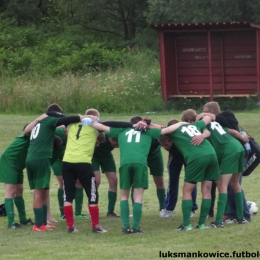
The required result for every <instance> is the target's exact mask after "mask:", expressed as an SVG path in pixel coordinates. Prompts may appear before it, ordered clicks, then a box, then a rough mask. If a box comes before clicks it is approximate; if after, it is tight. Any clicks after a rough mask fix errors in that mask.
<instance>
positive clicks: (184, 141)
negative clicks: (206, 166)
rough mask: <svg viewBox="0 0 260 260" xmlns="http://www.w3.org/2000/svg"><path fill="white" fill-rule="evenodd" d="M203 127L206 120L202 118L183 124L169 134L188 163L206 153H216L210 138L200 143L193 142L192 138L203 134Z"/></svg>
mask: <svg viewBox="0 0 260 260" xmlns="http://www.w3.org/2000/svg"><path fill="white" fill-rule="evenodd" d="M203 129H205V122H204V121H203V120H201V121H198V122H195V123H191V124H185V125H182V126H180V127H179V128H178V129H177V130H175V131H174V132H172V133H171V134H169V136H170V138H171V140H172V141H173V143H174V144H175V146H176V147H177V148H178V150H179V151H180V152H181V153H182V155H183V157H184V159H185V162H186V163H189V162H191V161H193V160H194V159H196V158H198V157H201V156H204V155H209V154H216V153H215V150H214V148H213V147H212V145H211V144H210V143H209V141H208V140H204V141H203V142H202V143H201V144H200V145H192V144H191V139H192V138H193V137H194V136H196V135H201V132H202V131H203Z"/></svg>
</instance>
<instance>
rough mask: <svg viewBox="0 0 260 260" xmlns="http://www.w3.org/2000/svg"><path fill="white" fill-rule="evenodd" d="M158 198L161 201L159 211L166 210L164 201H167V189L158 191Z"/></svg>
mask: <svg viewBox="0 0 260 260" xmlns="http://www.w3.org/2000/svg"><path fill="white" fill-rule="evenodd" d="M156 191H157V198H158V200H159V211H161V210H162V209H164V201H165V189H157V190H156Z"/></svg>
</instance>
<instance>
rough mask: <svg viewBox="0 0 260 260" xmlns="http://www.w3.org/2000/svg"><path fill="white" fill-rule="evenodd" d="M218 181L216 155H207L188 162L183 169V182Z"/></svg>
mask: <svg viewBox="0 0 260 260" xmlns="http://www.w3.org/2000/svg"><path fill="white" fill-rule="evenodd" d="M219 179H220V173H219V166H218V159H217V156H216V154H208V155H204V156H201V157H198V158H196V159H194V160H192V161H190V162H189V163H188V164H187V165H186V169H185V177H184V181H185V182H203V181H215V180H219Z"/></svg>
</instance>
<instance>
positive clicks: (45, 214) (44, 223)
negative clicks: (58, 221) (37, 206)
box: [43, 205, 47, 226]
mask: <svg viewBox="0 0 260 260" xmlns="http://www.w3.org/2000/svg"><path fill="white" fill-rule="evenodd" d="M43 225H44V226H45V225H47V205H43Z"/></svg>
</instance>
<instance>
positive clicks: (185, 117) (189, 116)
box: [181, 109, 197, 122]
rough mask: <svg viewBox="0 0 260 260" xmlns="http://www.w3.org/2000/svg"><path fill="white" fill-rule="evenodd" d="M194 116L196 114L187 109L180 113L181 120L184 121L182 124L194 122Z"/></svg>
mask: <svg viewBox="0 0 260 260" xmlns="http://www.w3.org/2000/svg"><path fill="white" fill-rule="evenodd" d="M196 116H197V113H196V111H195V110H193V109H187V110H185V111H183V112H182V115H181V120H182V121H184V122H188V121H194V122H195V121H196Z"/></svg>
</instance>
